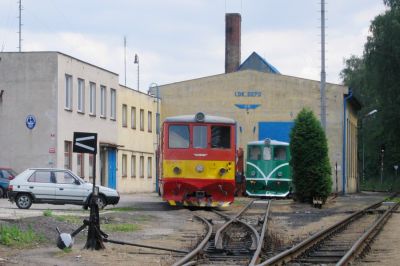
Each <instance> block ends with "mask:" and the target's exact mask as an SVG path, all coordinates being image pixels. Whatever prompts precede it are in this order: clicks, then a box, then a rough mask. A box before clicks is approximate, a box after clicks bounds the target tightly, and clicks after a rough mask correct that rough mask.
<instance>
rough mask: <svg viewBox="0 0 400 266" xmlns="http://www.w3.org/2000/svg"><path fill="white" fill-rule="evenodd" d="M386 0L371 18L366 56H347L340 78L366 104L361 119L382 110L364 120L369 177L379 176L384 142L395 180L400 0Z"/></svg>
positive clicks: (399, 148)
mask: <svg viewBox="0 0 400 266" xmlns="http://www.w3.org/2000/svg"><path fill="white" fill-rule="evenodd" d="M383 3H384V4H385V5H386V6H387V8H388V9H387V10H386V11H385V12H384V13H382V14H380V15H378V16H377V17H375V19H374V20H373V21H372V23H371V26H370V32H371V35H370V36H369V37H368V39H367V43H366V44H365V47H364V54H363V56H362V57H361V58H357V57H354V56H352V57H351V58H350V59H347V60H346V61H345V63H346V65H345V69H343V70H342V72H341V77H342V79H343V83H344V84H345V85H347V86H349V87H351V88H352V89H353V91H354V92H355V95H356V97H357V98H358V99H359V100H360V101H361V102H362V104H363V108H362V110H361V112H360V118H363V117H364V115H365V114H366V113H368V112H369V111H371V110H373V109H378V110H379V112H378V113H377V115H376V117H375V118H374V119H368V121H367V119H361V121H363V122H365V125H362V124H361V126H362V127H364V128H363V130H362V131H361V132H363V133H364V144H365V163H366V173H365V174H366V177H367V178H376V179H379V177H380V165H381V159H382V157H381V154H380V147H381V145H382V144H385V147H386V149H385V154H384V180H386V181H392V177H393V176H394V169H393V165H395V164H399V163H400V134H399V132H400V123H399V121H400V111H399V110H400V75H399V73H400V0H384V1H383ZM366 125H368V126H366ZM361 137H362V136H361V135H360V136H359V139H361ZM361 145H362V143H361V142H360V141H359V147H361ZM360 150H361V149H360ZM360 158H362V157H361V156H360ZM359 165H361V163H360V164H359ZM360 173H361V172H360Z"/></svg>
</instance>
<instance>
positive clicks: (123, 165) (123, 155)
mask: <svg viewBox="0 0 400 266" xmlns="http://www.w3.org/2000/svg"><path fill="white" fill-rule="evenodd" d="M126 160H127V158H126V154H122V177H126V168H127V165H126Z"/></svg>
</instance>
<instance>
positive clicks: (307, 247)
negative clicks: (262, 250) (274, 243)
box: [258, 201, 399, 265]
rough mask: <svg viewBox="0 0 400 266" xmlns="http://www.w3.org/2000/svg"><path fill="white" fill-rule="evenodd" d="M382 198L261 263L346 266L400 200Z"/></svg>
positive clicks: (367, 242)
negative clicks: (386, 202)
mask: <svg viewBox="0 0 400 266" xmlns="http://www.w3.org/2000/svg"><path fill="white" fill-rule="evenodd" d="M382 203H383V202H382V201H380V202H378V203H375V204H373V205H371V206H368V207H367V208H365V209H363V210H361V211H358V212H356V213H354V214H352V215H351V216H349V217H348V218H346V219H344V220H342V221H340V222H338V223H336V224H334V225H332V226H330V227H329V228H327V229H325V230H323V231H321V232H319V233H317V234H315V235H313V236H311V237H310V238H308V239H306V240H304V241H302V242H301V243H299V244H297V245H295V246H294V247H292V248H290V249H288V250H286V251H284V252H282V253H280V254H278V255H276V256H274V257H272V258H268V259H266V260H265V261H264V262H262V263H261V264H258V265H283V264H285V265H346V264H349V263H350V262H351V261H353V260H354V259H355V258H356V257H358V256H359V255H360V254H362V253H363V252H364V250H365V248H366V247H368V245H369V243H370V241H371V240H372V239H373V238H374V236H375V235H376V234H377V233H378V232H379V230H380V228H382V226H383V225H384V224H385V222H386V221H387V219H388V218H389V216H390V214H391V213H392V212H393V211H394V210H395V209H397V208H398V206H399V203H397V204H393V205H391V206H384V205H383V204H382Z"/></svg>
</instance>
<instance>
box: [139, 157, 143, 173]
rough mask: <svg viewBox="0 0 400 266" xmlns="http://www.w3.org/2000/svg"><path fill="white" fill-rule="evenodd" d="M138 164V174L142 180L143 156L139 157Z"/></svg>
mask: <svg viewBox="0 0 400 266" xmlns="http://www.w3.org/2000/svg"><path fill="white" fill-rule="evenodd" d="M139 163H140V164H139V174H140V177H141V178H144V156H140V162H139Z"/></svg>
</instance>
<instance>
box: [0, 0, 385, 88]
mask: <svg viewBox="0 0 400 266" xmlns="http://www.w3.org/2000/svg"><path fill="white" fill-rule="evenodd" d="M17 2H18V1H17V0H0V51H5V52H8V51H18V48H17V47H18V33H17V32H18V18H17V17H18V3H17ZM326 2H327V4H326V10H327V14H326V18H327V21H326V26H327V28H326V42H327V44H326V50H327V53H326V58H327V61H326V70H327V81H328V82H333V83H340V78H339V72H340V71H341V69H342V68H343V59H344V58H348V57H349V56H350V55H352V54H355V55H361V54H362V51H363V46H364V43H365V41H366V37H367V35H368V28H369V25H370V22H371V20H372V19H373V18H374V17H375V16H376V15H378V14H380V13H382V12H383V11H384V9H385V8H384V5H383V0H326ZM22 5H23V12H22V22H23V27H22V38H23V42H22V51H60V52H63V53H66V54H68V55H71V56H73V57H76V58H78V59H81V60H84V61H87V62H89V63H92V64H95V65H98V66H100V67H103V68H106V69H108V70H111V71H113V72H116V73H118V74H119V80H120V83H121V84H124V83H125V74H124V41H123V39H124V36H126V39H127V61H128V63H127V77H126V79H127V86H129V87H131V88H134V89H136V87H137V65H135V64H134V63H133V61H134V55H135V53H137V54H138V55H139V66H140V89H141V90H142V91H144V92H147V90H148V87H149V85H150V84H151V83H152V82H155V83H157V84H159V85H161V84H166V83H172V82H176V81H182V80H187V79H192V78H198V77H204V76H209V75H215V74H220V73H223V72H224V71H225V70H224V66H225V65H224V60H225V58H224V57H225V53H224V49H225V13H226V12H227V13H241V15H242V58H241V59H242V62H243V61H244V60H245V59H246V58H247V57H248V56H249V55H250V54H251V53H252V52H253V51H255V52H257V53H258V54H259V55H261V56H262V57H264V58H265V59H266V60H267V61H268V62H269V63H271V64H272V65H274V66H275V67H276V68H277V69H278V70H279V71H280V72H281V73H282V74H284V75H290V76H296V77H301V78H307V79H313V80H319V79H320V0H274V1H273V0H242V1H240V0H146V1H143V0H142V1H139V0H114V1H111V0H22Z"/></svg>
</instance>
